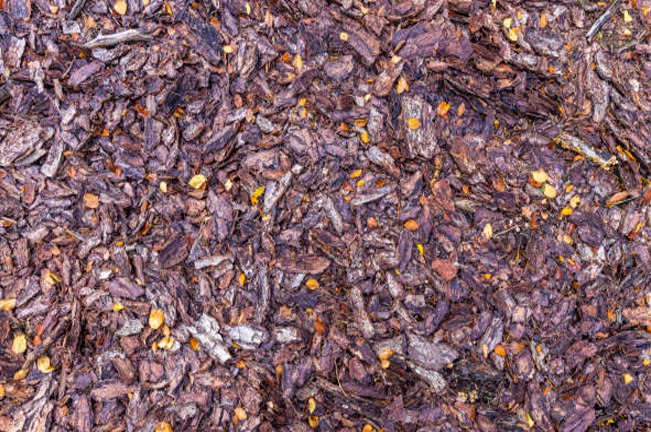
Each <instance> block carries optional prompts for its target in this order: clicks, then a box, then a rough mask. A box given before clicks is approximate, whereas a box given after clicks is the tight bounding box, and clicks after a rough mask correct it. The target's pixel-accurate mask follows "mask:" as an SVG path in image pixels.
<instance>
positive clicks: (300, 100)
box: [298, 98, 307, 107]
mask: <svg viewBox="0 0 651 432" xmlns="http://www.w3.org/2000/svg"><path fill="white" fill-rule="evenodd" d="M306 103H307V98H300V99H299V100H298V106H300V107H302V106H305V104H306Z"/></svg>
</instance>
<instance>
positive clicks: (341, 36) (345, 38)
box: [339, 32, 348, 42]
mask: <svg viewBox="0 0 651 432" xmlns="http://www.w3.org/2000/svg"><path fill="white" fill-rule="evenodd" d="M339 39H341V40H342V41H344V42H347V41H348V33H346V32H341V33H339Z"/></svg>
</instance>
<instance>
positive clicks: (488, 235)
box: [482, 223, 493, 240]
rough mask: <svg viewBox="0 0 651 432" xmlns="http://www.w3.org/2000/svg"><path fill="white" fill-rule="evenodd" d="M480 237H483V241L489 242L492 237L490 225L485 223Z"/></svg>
mask: <svg viewBox="0 0 651 432" xmlns="http://www.w3.org/2000/svg"><path fill="white" fill-rule="evenodd" d="M482 235H483V236H484V239H486V240H490V239H491V237H493V227H492V226H491V224H489V223H487V224H486V225H485V226H484V229H483V231H482Z"/></svg>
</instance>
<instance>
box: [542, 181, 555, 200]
mask: <svg viewBox="0 0 651 432" xmlns="http://www.w3.org/2000/svg"><path fill="white" fill-rule="evenodd" d="M542 193H543V195H545V196H546V197H547V198H550V199H554V198H556V189H554V186H552V185H550V184H548V183H545V184H544V185H543V191H542Z"/></svg>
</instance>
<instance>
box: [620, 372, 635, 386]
mask: <svg viewBox="0 0 651 432" xmlns="http://www.w3.org/2000/svg"><path fill="white" fill-rule="evenodd" d="M622 376H623V377H624V384H627V385H628V384H630V383H631V382H632V381H633V376H632V375H631V374H627V373H625V374H624V375H622Z"/></svg>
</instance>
